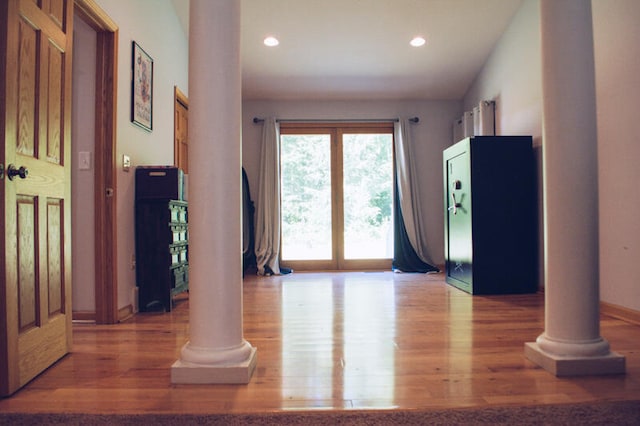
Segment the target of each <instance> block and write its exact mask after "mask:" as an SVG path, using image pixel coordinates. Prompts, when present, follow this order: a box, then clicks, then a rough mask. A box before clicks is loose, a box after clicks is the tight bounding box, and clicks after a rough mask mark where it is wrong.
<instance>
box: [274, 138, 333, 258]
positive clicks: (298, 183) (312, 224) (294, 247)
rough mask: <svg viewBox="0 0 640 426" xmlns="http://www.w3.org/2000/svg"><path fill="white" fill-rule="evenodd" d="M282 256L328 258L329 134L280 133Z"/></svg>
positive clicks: (330, 248) (330, 250)
mask: <svg viewBox="0 0 640 426" xmlns="http://www.w3.org/2000/svg"><path fill="white" fill-rule="evenodd" d="M280 164H281V205H282V207H281V214H282V229H281V232H282V249H281V258H282V260H283V261H285V262H286V261H287V260H331V259H332V258H333V237H332V235H333V234H332V222H333V221H332V209H331V199H332V193H331V184H332V182H331V134H298V135H295V134H283V135H281V137H280Z"/></svg>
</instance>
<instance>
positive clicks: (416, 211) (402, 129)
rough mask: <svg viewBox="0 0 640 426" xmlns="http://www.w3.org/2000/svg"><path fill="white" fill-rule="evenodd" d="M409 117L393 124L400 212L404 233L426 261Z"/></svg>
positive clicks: (421, 258) (426, 261) (423, 225)
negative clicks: (405, 232)
mask: <svg viewBox="0 0 640 426" xmlns="http://www.w3.org/2000/svg"><path fill="white" fill-rule="evenodd" d="M409 126H410V124H409V120H408V119H406V118H401V119H400V120H398V121H397V122H396V123H395V125H394V138H395V154H396V176H397V187H398V199H399V202H400V212H401V214H402V219H403V221H404V226H405V228H406V231H407V237H408V238H409V241H410V243H411V246H412V247H413V249H414V251H415V253H416V254H417V255H418V257H419V258H420V260H422V261H423V262H424V263H427V264H429V265H433V262H432V261H431V259H430V258H429V255H428V253H427V244H426V241H425V236H426V226H425V224H424V220H423V218H424V214H423V213H422V207H421V204H420V194H419V192H418V186H417V185H416V182H417V175H416V166H415V163H414V160H413V159H414V155H413V152H412V151H413V150H412V146H413V143H412V140H411V134H410V131H409V130H410V127H409Z"/></svg>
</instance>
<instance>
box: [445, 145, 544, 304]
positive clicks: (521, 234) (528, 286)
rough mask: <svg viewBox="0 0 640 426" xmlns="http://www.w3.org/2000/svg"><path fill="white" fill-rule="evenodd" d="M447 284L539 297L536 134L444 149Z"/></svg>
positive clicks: (477, 291)
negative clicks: (534, 152)
mask: <svg viewBox="0 0 640 426" xmlns="http://www.w3.org/2000/svg"><path fill="white" fill-rule="evenodd" d="M443 169H444V197H445V199H444V208H445V212H444V234H445V274H446V281H447V282H448V283H449V284H452V285H454V286H456V287H458V288H460V289H462V290H464V291H466V292H469V293H472V294H509V293H532V292H536V291H537V273H536V270H537V269H536V268H537V266H536V265H537V243H536V242H537V214H536V211H537V209H536V202H535V183H534V159H533V151H532V139H531V137H530V136H476V137H472V138H466V139H463V140H462V141H460V142H458V143H456V144H454V145H452V146H451V147H449V148H447V149H445V150H444V153H443Z"/></svg>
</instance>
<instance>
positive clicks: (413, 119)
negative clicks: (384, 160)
mask: <svg viewBox="0 0 640 426" xmlns="http://www.w3.org/2000/svg"><path fill="white" fill-rule="evenodd" d="M263 121H264V118H258V117H253V122H254V123H256V124H257V123H262V122H263ZM385 121H392V122H394V123H395V122H398V121H400V120H399V119H398V118H363V119H354V120H347V119H335V120H330V119H324V118H322V119H302V118H300V119H297V118H294V119H285V118H279V119H276V122H277V123H283V122H286V123H376V122H385ZM409 121H410V122H412V123H417V122H419V121H420V118H419V117H411V118H410V119H409Z"/></svg>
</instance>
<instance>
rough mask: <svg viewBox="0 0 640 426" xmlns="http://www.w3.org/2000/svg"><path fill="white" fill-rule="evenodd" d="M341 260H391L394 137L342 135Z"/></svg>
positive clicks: (387, 135) (384, 135) (377, 134)
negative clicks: (342, 217)
mask: <svg viewBox="0 0 640 426" xmlns="http://www.w3.org/2000/svg"><path fill="white" fill-rule="evenodd" d="M342 175H343V179H342V184H343V185H342V186H343V187H342V193H343V211H344V231H343V235H344V241H343V242H344V259H345V260H348V259H391V258H392V257H393V215H392V212H393V136H392V135H391V134H379V133H368V134H367V133H365V134H350V133H345V134H343V135H342Z"/></svg>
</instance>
